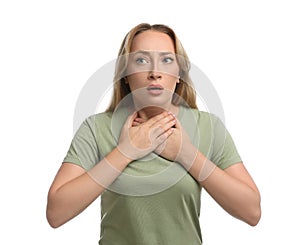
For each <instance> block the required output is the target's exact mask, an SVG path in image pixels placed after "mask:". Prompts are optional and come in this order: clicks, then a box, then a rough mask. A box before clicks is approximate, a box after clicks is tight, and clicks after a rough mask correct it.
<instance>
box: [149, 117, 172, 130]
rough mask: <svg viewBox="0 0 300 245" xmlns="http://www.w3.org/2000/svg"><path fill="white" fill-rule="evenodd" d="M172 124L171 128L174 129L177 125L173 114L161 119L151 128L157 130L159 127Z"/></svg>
mask: <svg viewBox="0 0 300 245" xmlns="http://www.w3.org/2000/svg"><path fill="white" fill-rule="evenodd" d="M170 122H172V123H171V127H173V126H174V125H175V123H176V118H174V116H173V115H172V114H168V115H167V116H166V117H164V118H161V119H160V120H157V121H156V122H155V123H153V124H152V126H151V128H156V127H159V126H161V127H162V126H164V125H169V123H170Z"/></svg>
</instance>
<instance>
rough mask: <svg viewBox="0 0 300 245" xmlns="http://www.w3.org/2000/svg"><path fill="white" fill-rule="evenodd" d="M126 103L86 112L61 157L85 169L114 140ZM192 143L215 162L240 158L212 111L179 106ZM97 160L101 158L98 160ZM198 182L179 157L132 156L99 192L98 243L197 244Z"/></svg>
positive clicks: (224, 164) (113, 144)
mask: <svg viewBox="0 0 300 245" xmlns="http://www.w3.org/2000/svg"><path fill="white" fill-rule="evenodd" d="M128 115H129V112H128V111H127V110H126V108H123V109H120V110H118V111H117V112H114V113H110V112H105V113H100V114H96V115H93V116H90V117H89V118H87V119H86V120H85V121H84V122H83V123H82V125H81V126H80V128H79V129H78V131H77V133H76V134H75V136H74V138H73V140H72V143H71V146H70V148H69V151H68V153H67V155H66V157H65V158H64V162H71V163H74V164H77V165H79V166H81V167H83V168H84V169H86V170H87V171H88V170H89V169H91V168H92V167H93V166H95V165H96V164H98V163H99V161H101V159H103V158H104V157H105V156H106V155H107V154H108V153H109V152H111V151H112V149H114V148H115V147H116V146H117V142H118V137H119V135H120V132H121V129H122V126H123V125H124V122H125V120H126V118H127V116H128ZM177 118H178V120H180V122H181V125H182V126H183V128H184V129H185V131H186V132H187V134H188V135H189V137H190V140H191V141H192V143H193V144H194V145H195V146H196V147H197V148H198V149H199V151H201V152H202V153H203V154H204V155H205V156H206V157H207V158H208V159H210V160H211V161H212V162H213V163H214V164H216V165H217V166H218V167H219V168H221V169H225V168H227V167H229V166H231V165H232V164H234V163H238V162H241V158H240V156H239V154H238V152H237V150H236V147H235V145H234V142H233V140H232V138H231V136H230V134H229V133H228V131H227V130H226V128H225V127H224V125H223V123H222V122H221V120H220V119H218V118H217V117H216V116H214V115H212V114H210V113H207V112H201V111H198V110H196V109H189V108H186V107H183V106H182V107H180V110H179V114H178V116H177ZM99 164H101V163H99ZM200 194H201V186H200V185H199V183H198V182H197V181H196V180H195V179H194V178H193V177H192V176H191V175H190V174H189V173H188V171H187V170H186V169H184V168H183V167H182V166H181V165H180V163H177V162H172V161H169V160H167V159H165V158H163V157H160V156H159V155H157V154H155V153H151V154H149V155H148V156H146V157H144V158H142V159H139V160H136V161H133V162H131V163H130V164H129V165H128V166H127V167H126V169H125V170H124V171H123V172H122V173H121V174H120V176H119V177H118V178H117V179H116V180H115V181H114V182H113V183H112V184H111V185H110V186H109V187H108V188H107V189H106V190H105V191H104V192H103V193H102V195H101V232H100V240H99V244H101V245H135V244H138V245H139V244H141V245H159V244H161V245H182V244H189V245H194V244H195V245H196V244H197V245H199V244H202V236H201V229H200V224H199V217H200Z"/></svg>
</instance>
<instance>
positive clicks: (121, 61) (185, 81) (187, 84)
mask: <svg viewBox="0 0 300 245" xmlns="http://www.w3.org/2000/svg"><path fill="white" fill-rule="evenodd" d="M148 30H152V31H157V32H162V33H165V34H167V35H168V36H169V37H170V38H171V39H172V41H173V44H174V48H175V53H176V55H178V57H182V58H180V59H178V63H179V68H180V72H179V76H180V78H179V80H180V82H179V83H177V85H176V88H175V93H176V94H177V95H178V96H173V100H172V103H173V104H174V105H184V106H188V107H190V108H195V109H196V108H197V104H196V92H195V89H194V87H193V83H192V81H191V78H190V76H189V70H190V61H189V59H188V56H187V54H186V52H185V50H184V48H183V46H182V44H181V42H180V41H179V39H178V38H177V36H176V34H175V32H174V31H173V30H172V29H171V28H170V27H168V26H166V25H161V24H155V25H150V24H147V23H142V24H139V25H137V26H135V27H134V28H132V29H131V30H130V32H128V33H127V35H126V36H125V38H124V40H123V42H122V44H121V47H120V50H119V54H118V60H117V63H116V68H115V75H114V88H113V96H112V100H111V102H110V105H109V106H108V108H107V110H106V111H107V112H109V111H111V112H112V111H114V110H115V109H116V107H117V106H118V104H119V103H120V102H121V100H122V99H123V98H124V97H125V96H126V95H127V94H130V92H131V91H130V88H129V85H128V84H127V83H126V82H125V74H126V69H127V61H128V59H127V58H126V57H128V54H129V53H130V49H131V45H132V42H133V39H134V38H135V37H136V36H137V35H139V34H140V33H142V32H144V31H148ZM120 57H123V58H120ZM124 57H125V58H124Z"/></svg>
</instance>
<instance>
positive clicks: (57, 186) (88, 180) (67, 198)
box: [46, 148, 130, 228]
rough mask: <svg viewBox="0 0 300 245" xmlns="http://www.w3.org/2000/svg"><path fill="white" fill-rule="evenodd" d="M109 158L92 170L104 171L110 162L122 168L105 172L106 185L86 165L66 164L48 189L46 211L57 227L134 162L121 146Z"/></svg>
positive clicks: (50, 221) (92, 199)
mask: <svg viewBox="0 0 300 245" xmlns="http://www.w3.org/2000/svg"><path fill="white" fill-rule="evenodd" d="M105 160H106V162H99V163H98V164H97V165H96V166H95V167H94V168H93V169H92V170H91V171H97V172H99V173H102V171H101V168H103V167H104V168H105V167H106V166H107V162H109V163H110V165H111V166H112V167H113V169H115V170H118V171H115V172H116V174H110V175H106V176H104V175H103V177H105V179H103V185H99V181H95V180H94V178H92V176H91V175H90V174H89V173H88V172H86V171H85V170H84V169H83V168H82V167H80V166H78V165H75V164H73V163H63V164H62V166H61V167H60V169H59V170H58V173H57V175H56V177H55V179H54V181H53V183H52V185H51V187H50V190H49V193H48V203H47V211H46V215H47V220H48V222H49V224H50V225H51V226H52V227H53V228H57V227H59V226H61V225H63V224H64V223H66V222H67V221H69V220H70V219H72V218H74V217H75V216H77V215H78V214H79V213H81V212H82V211H83V210H84V209H85V208H86V207H87V206H89V205H90V204H91V203H92V202H93V201H94V200H95V199H96V198H97V197H98V196H99V195H101V193H102V192H103V191H104V190H105V187H106V185H109V183H112V182H113V181H114V180H115V179H116V178H117V177H118V173H121V172H122V171H123V170H124V169H125V168H126V166H127V165H128V164H129V162H130V159H128V158H126V157H125V156H124V155H123V154H121V153H120V152H119V150H118V149H117V148H115V149H114V150H113V151H112V152H111V153H109V154H108V155H107V156H106V159H105ZM102 161H103V160H102ZM103 173H104V172H103ZM104 182H105V183H104Z"/></svg>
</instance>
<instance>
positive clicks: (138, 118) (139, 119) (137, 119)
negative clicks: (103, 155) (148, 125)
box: [134, 117, 145, 123]
mask: <svg viewBox="0 0 300 245" xmlns="http://www.w3.org/2000/svg"><path fill="white" fill-rule="evenodd" d="M134 121H135V122H138V123H144V122H145V120H144V119H143V118H140V117H137V118H136V119H134Z"/></svg>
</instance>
